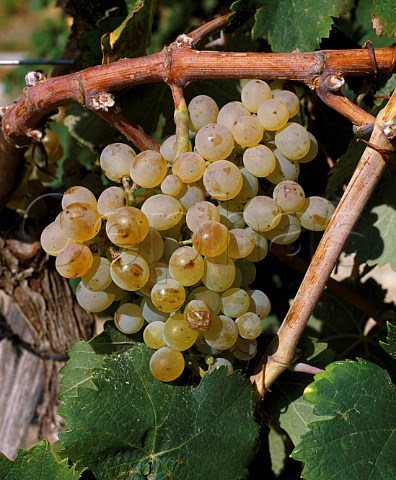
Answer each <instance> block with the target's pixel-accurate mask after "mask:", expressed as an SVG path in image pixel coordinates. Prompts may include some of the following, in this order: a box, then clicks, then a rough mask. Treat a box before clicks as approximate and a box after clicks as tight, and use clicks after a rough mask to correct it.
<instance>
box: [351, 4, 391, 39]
mask: <svg viewBox="0 0 396 480" xmlns="http://www.w3.org/2000/svg"><path fill="white" fill-rule="evenodd" d="M372 6H373V2H372V0H359V2H358V3H357V5H356V8H355V10H354V15H353V17H352V24H353V32H354V33H355V35H356V36H357V39H358V41H359V44H360V45H363V44H364V43H365V42H367V40H370V42H371V43H372V44H373V46H374V47H375V48H381V47H387V46H388V45H389V38H388V37H382V38H381V37H378V35H377V34H376V33H375V30H374V27H373V26H372V24H371V10H372ZM350 23H351V19H348V24H349V25H350Z"/></svg>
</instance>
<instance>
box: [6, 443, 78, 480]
mask: <svg viewBox="0 0 396 480" xmlns="http://www.w3.org/2000/svg"><path fill="white" fill-rule="evenodd" d="M84 470H85V468H79V469H77V470H76V469H75V466H72V467H70V466H69V465H68V460H67V459H65V460H60V459H59V458H58V457H57V455H56V454H55V452H54V451H53V450H52V449H51V447H50V444H49V443H48V441H47V440H42V441H41V442H39V443H38V444H37V445H34V446H33V447H32V448H31V449H30V450H25V449H22V448H21V449H18V455H17V457H16V459H15V460H13V461H12V460H10V459H8V458H7V457H6V456H5V455H3V454H2V453H1V452H0V478H2V479H4V480H5V479H7V480H48V479H51V480H77V479H78V478H80V477H81V474H82V472H83V471H84Z"/></svg>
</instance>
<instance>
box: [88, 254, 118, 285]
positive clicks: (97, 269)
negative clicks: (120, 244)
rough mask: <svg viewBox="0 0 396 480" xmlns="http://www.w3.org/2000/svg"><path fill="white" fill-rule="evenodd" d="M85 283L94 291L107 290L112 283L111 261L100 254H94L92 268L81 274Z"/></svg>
mask: <svg viewBox="0 0 396 480" xmlns="http://www.w3.org/2000/svg"><path fill="white" fill-rule="evenodd" d="M81 280H82V282H83V284H84V285H85V286H86V287H87V288H88V290H91V291H93V292H99V291H101V290H105V289H106V288H107V287H108V286H109V285H110V283H111V282H112V280H111V275H110V261H109V260H108V259H107V258H104V257H101V256H99V255H94V256H93V261H92V265H91V268H90V269H89V270H88V271H87V272H86V273H85V274H84V275H82V276H81Z"/></svg>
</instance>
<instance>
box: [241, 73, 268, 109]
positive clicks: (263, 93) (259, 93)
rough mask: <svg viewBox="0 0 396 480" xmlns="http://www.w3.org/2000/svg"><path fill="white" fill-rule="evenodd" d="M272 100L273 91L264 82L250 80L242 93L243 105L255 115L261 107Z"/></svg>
mask: <svg viewBox="0 0 396 480" xmlns="http://www.w3.org/2000/svg"><path fill="white" fill-rule="evenodd" d="M270 98H272V92H271V89H270V87H269V85H268V83H266V82H264V81H263V80H250V81H249V82H247V83H246V84H245V85H244V87H243V88H242V91H241V100H242V103H243V105H244V106H245V107H246V108H247V109H248V110H250V111H251V112H253V113H257V110H258V109H259V107H260V105H261V104H262V103H263V102H265V101H266V100H269V99H270Z"/></svg>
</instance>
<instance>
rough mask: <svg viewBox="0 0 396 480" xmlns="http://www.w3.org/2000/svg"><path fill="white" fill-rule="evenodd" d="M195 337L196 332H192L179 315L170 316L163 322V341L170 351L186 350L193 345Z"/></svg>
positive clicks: (182, 316) (196, 335)
mask: <svg viewBox="0 0 396 480" xmlns="http://www.w3.org/2000/svg"><path fill="white" fill-rule="evenodd" d="M197 337H198V331H197V330H193V329H192V328H191V327H190V326H189V325H188V323H187V322H186V320H185V319H184V315H182V314H180V313H176V314H175V315H172V316H171V317H169V318H168V320H167V321H166V322H165V326H164V331H163V339H164V342H165V343H166V345H167V346H168V347H169V348H171V349H172V350H178V351H179V352H182V351H183V350H187V349H188V348H190V347H192V346H193V345H194V343H195V341H196V339H197Z"/></svg>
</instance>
